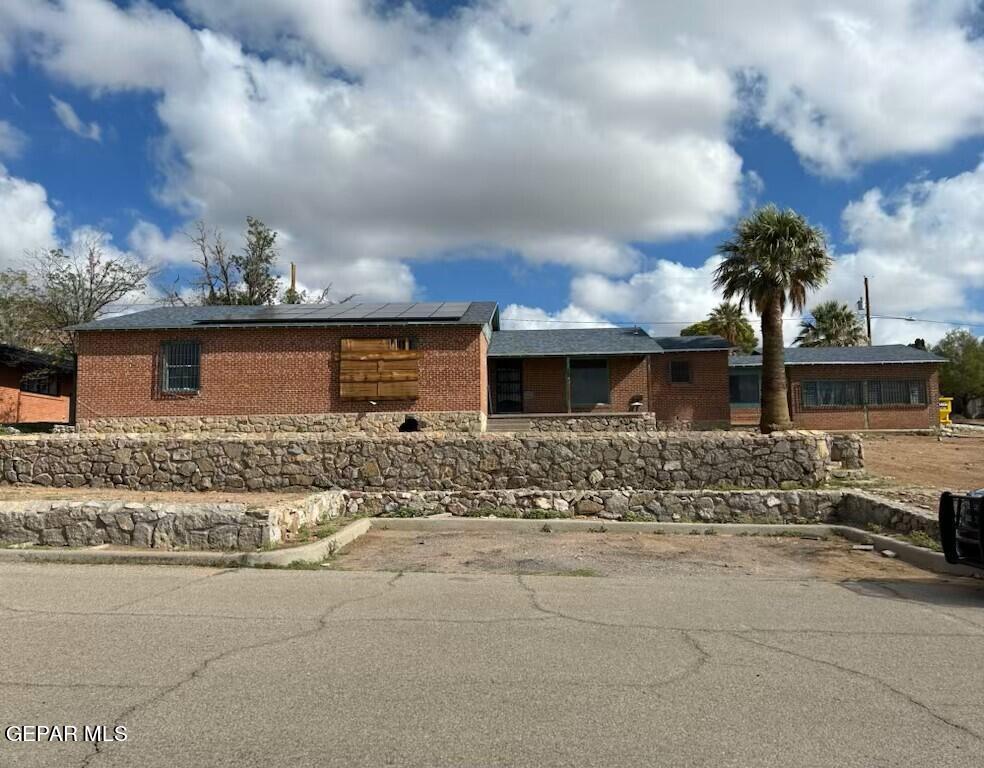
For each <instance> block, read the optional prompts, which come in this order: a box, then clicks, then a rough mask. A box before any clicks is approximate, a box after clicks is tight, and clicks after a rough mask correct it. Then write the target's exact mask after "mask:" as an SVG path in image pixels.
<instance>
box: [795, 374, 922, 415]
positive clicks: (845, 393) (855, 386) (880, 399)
mask: <svg viewBox="0 0 984 768" xmlns="http://www.w3.org/2000/svg"><path fill="white" fill-rule="evenodd" d="M801 392H802V401H803V405H804V406H805V407H807V408H836V407H843V406H860V405H925V404H926V382H924V381H918V380H902V379H873V380H868V381H804V382H803V385H802V388H801Z"/></svg>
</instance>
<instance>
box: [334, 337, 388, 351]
mask: <svg viewBox="0 0 984 768" xmlns="http://www.w3.org/2000/svg"><path fill="white" fill-rule="evenodd" d="M389 349H393V350H395V349H396V339H342V352H381V351H385V350H389Z"/></svg>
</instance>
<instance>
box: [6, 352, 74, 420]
mask: <svg viewBox="0 0 984 768" xmlns="http://www.w3.org/2000/svg"><path fill="white" fill-rule="evenodd" d="M73 378H74V377H73V372H72V367H71V365H69V364H66V363H63V362H60V361H58V360H56V359H55V358H53V357H51V356H50V355H45V354H42V353H40V352H34V351H32V350H29V349H23V348H21V347H14V346H10V345H9V344H0V424H28V423H54V424H64V423H67V422H68V420H69V418H70V410H71V399H72V387H73Z"/></svg>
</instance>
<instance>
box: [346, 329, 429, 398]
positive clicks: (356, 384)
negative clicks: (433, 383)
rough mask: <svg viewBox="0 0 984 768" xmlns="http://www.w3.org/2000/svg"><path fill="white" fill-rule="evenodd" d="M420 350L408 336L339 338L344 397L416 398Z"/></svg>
mask: <svg viewBox="0 0 984 768" xmlns="http://www.w3.org/2000/svg"><path fill="white" fill-rule="evenodd" d="M419 361H420V352H419V351H418V350H416V349H414V348H413V343H412V342H411V340H410V339H342V357H341V365H340V366H339V382H340V393H341V397H342V399H344V400H408V399H413V398H415V397H417V383H418V375H419V374H418V363H419Z"/></svg>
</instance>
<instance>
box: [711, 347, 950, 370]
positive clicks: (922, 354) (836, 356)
mask: <svg viewBox="0 0 984 768" xmlns="http://www.w3.org/2000/svg"><path fill="white" fill-rule="evenodd" d="M784 354H785V358H786V365H883V364H886V363H944V362H946V360H944V359H943V358H942V357H939V356H938V355H934V354H933V353H932V352H927V351H926V350H923V349H916V348H915V347H909V346H906V345H905V344H881V345H878V346H873V347H787V348H786V349H785V352H784ZM728 365H729V366H730V367H732V368H755V367H759V366H761V365H762V356H761V355H732V356H731V358H730V359H729V360H728Z"/></svg>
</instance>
